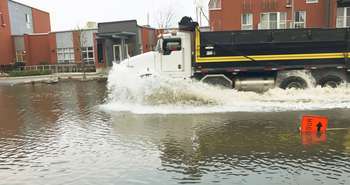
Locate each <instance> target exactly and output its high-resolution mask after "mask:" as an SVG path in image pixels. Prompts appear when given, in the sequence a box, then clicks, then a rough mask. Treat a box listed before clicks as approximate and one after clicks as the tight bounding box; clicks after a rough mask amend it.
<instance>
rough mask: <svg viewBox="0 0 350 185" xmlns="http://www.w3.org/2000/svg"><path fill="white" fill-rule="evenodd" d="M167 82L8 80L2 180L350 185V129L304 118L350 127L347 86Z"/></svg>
mask: <svg viewBox="0 0 350 185" xmlns="http://www.w3.org/2000/svg"><path fill="white" fill-rule="evenodd" d="M109 79H110V80H111V79H113V78H112V77H110V78H109ZM125 83H126V80H125ZM146 83H148V82H146ZM152 84H153V85H154V84H156V83H155V82H154V81H153V82H152ZM165 84H170V86H166V85H165V86H163V85H162V86H158V85H155V86H152V88H153V89H151V90H150V88H149V86H145V84H139V85H140V86H138V88H136V89H135V88H131V89H128V88H122V86H116V85H115V84H114V85H113V84H111V82H110V83H109V84H108V89H107V88H106V83H104V82H95V81H92V82H63V83H58V84H55V85H47V84H35V85H31V84H29V85H15V86H0V184H1V185H12V184H13V185H14V184H21V185H22V184H24V185H26V184H30V185H31V184H33V185H34V184H35V185H40V184H45V185H47V184H49V185H56V184H57V185H59V184H74V185H75V184H76V185H81V184H99V185H109V184H123V185H124V184H130V185H134V184H152V185H157V184H159V185H163V184H191V183H196V184H230V185H231V184H260V185H264V184H266V185H268V184H308V185H319V184H344V185H346V184H350V130H348V129H344V130H338V131H330V132H327V134H326V135H316V136H313V135H300V134H299V132H298V131H297V124H298V122H299V120H300V117H301V116H302V115H303V114H320V115H325V116H328V117H329V120H330V125H329V126H330V127H332V128H349V127H350V114H349V113H350V110H349V109H348V106H349V102H350V101H349V99H350V98H349V94H348V92H350V90H348V89H347V88H346V87H343V88H339V89H335V90H330V89H311V90H306V91H304V92H300V91H280V90H273V91H270V92H267V93H265V94H254V93H248V94H242V93H238V92H232V91H231V95H230V96H233V97H229V95H228V94H227V93H226V91H225V90H222V91H221V90H218V89H216V88H211V87H208V86H205V85H203V86H202V85H195V86H196V87H197V88H196V89H189V88H190V87H188V86H187V85H185V86H187V87H185V86H181V85H178V86H176V88H174V86H172V84H171V83H170V82H166V83H165ZM134 85H135V86H137V85H138V84H134ZM141 87H147V89H148V91H147V92H146V91H142V90H141V91H140V88H141ZM167 87H171V88H170V89H169V88H167ZM204 87H205V88H209V89H208V91H207V92H202V91H201V90H203V89H201V88H204ZM184 88H187V89H185V90H184ZM141 89H143V88H141ZM155 89H156V91H155ZM198 89H199V90H198ZM149 90H150V91H149ZM181 90H183V91H181ZM197 90H198V91H197ZM209 90H210V92H209ZM199 91H200V92H199ZM184 92H186V93H184ZM187 92H190V93H187ZM220 92H222V93H223V94H221V95H220V94H219V95H218V93H220ZM140 93H141V94H144V95H146V96H143V97H140V96H139V95H140ZM197 93H200V95H196V94H197ZM312 93H313V94H312ZM277 94H278V95H279V96H278V97H273V95H277ZM320 96H322V97H323V98H320ZM226 98H229V99H226ZM325 98H326V99H325ZM225 99H226V101H224V100H225ZM121 100H125V101H121ZM230 101H232V102H230ZM234 101H236V103H237V104H234ZM123 105H124V106H123ZM317 106H319V107H320V108H317ZM239 107H241V108H242V109H241V110H240V109H239ZM320 109H321V110H320ZM239 110H240V111H239ZM249 110H250V111H249ZM191 111H192V112H191Z"/></svg>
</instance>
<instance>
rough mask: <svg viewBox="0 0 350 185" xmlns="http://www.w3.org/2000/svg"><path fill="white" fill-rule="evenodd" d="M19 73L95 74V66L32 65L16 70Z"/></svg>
mask: <svg viewBox="0 0 350 185" xmlns="http://www.w3.org/2000/svg"><path fill="white" fill-rule="evenodd" d="M17 69H18V70H21V71H50V72H52V73H77V72H95V71H96V66H95V64H52V65H33V66H21V67H18V68H17Z"/></svg>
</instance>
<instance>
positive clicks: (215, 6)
mask: <svg viewBox="0 0 350 185" xmlns="http://www.w3.org/2000/svg"><path fill="white" fill-rule="evenodd" d="M349 7H350V0H210V2H209V19H210V21H209V24H210V28H211V30H213V31H226V30H253V29H254V30H256V29H290V28H329V27H330V28H335V27H349V26H350V12H349V13H348V10H349V11H350V9H349Z"/></svg>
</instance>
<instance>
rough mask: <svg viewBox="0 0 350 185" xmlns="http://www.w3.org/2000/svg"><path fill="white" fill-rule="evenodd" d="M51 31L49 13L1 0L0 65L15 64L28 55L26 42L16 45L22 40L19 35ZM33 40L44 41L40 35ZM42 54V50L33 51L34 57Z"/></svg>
mask: <svg viewBox="0 0 350 185" xmlns="http://www.w3.org/2000/svg"><path fill="white" fill-rule="evenodd" d="M50 31H51V26H50V15H49V13H47V12H45V11H42V10H39V9H36V8H33V7H30V6H27V5H24V4H21V3H18V2H15V1H12V0H0V65H9V64H13V63H14V62H16V61H19V60H24V58H26V57H27V51H26V50H24V46H25V44H26V43H24V42H23V43H22V48H16V47H15V44H16V43H19V42H20V41H19V39H16V38H17V36H24V35H29V34H39V33H48V32H50ZM33 40H35V41H38V43H42V41H43V40H42V37H40V36H38V37H36V38H33ZM27 46H29V45H27ZM41 55H42V54H41V53H40V52H34V53H33V57H39V58H41V57H43V56H41ZM43 55H47V53H45V54H43Z"/></svg>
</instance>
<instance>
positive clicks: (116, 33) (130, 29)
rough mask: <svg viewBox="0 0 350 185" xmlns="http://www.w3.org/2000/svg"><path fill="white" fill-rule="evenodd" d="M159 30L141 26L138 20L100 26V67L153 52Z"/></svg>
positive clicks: (97, 37) (97, 36)
mask: <svg viewBox="0 0 350 185" xmlns="http://www.w3.org/2000/svg"><path fill="white" fill-rule="evenodd" d="M156 38H157V30H155V29H153V28H150V27H148V26H139V25H138V24H137V21H136V20H128V21H117V22H105V23H99V24H98V33H97V35H96V51H97V52H96V55H97V56H98V57H97V61H98V67H110V66H112V64H113V62H115V63H119V62H120V61H122V60H124V59H126V58H128V57H131V56H135V55H139V54H141V53H144V52H148V51H151V50H153V48H154V47H155V45H156Z"/></svg>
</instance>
